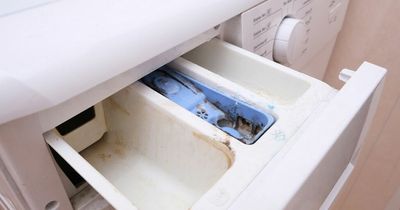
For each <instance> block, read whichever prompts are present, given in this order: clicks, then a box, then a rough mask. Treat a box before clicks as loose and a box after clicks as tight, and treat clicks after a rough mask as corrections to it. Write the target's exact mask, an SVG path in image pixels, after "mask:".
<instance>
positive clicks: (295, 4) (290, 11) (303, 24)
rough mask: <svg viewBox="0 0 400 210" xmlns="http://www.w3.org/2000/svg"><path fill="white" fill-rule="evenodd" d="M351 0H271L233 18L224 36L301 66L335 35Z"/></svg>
mask: <svg viewBox="0 0 400 210" xmlns="http://www.w3.org/2000/svg"><path fill="white" fill-rule="evenodd" d="M347 4H348V0H268V1H265V2H264V3H261V4H259V5H258V6H256V7H253V8H251V9H250V10H247V11H246V12H244V13H242V14H241V15H239V16H236V17H235V18H233V19H231V20H229V21H227V22H226V24H225V25H224V29H223V33H222V38H223V39H224V40H225V41H228V42H230V43H232V44H235V45H237V46H240V47H242V48H244V49H246V50H249V51H251V52H254V53H256V54H258V55H261V56H263V57H266V58H268V59H271V60H275V61H276V62H279V63H281V64H284V65H286V66H292V65H293V64H296V66H300V65H301V63H306V62H307V61H309V60H310V59H311V58H312V57H313V56H314V55H315V54H317V53H318V52H319V50H321V49H323V48H324V46H325V45H326V44H327V43H328V42H329V41H331V40H332V39H335V38H336V36H337V33H338V32H339V31H340V28H341V27H342V23H343V19H344V16H345V12H346V9H347Z"/></svg>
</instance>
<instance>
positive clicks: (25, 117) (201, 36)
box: [0, 0, 386, 210]
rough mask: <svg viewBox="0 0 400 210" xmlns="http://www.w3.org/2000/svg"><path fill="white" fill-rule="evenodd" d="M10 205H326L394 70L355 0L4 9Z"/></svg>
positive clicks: (1, 155)
mask: <svg viewBox="0 0 400 210" xmlns="http://www.w3.org/2000/svg"><path fill="white" fill-rule="evenodd" d="M0 4H3V7H0V8H1V9H0V28H1V29H2V33H0V46H2V47H1V48H0V57H1V58H2V59H0V86H1V87H2V88H0V96H1V98H2V99H1V100H0V108H1V110H2V111H1V112H0V142H1V143H0V168H1V169H2V170H1V171H0V186H1V188H0V207H1V208H3V209H7V210H8V209H45V210H55V209H63V210H64V209H66V210H68V209H141V210H151V209H215V210H217V209H271V210H278V209H296V210H297V209H307V210H309V209H327V208H329V206H330V205H331V204H332V202H334V200H335V197H336V195H337V193H338V192H339V191H340V189H341V187H342V186H343V185H344V183H345V182H346V179H347V178H348V177H349V175H350V174H351V171H352V168H353V164H354V163H355V161H356V159H357V158H356V157H357V152H358V148H359V147H360V145H362V140H363V138H365V135H366V132H367V131H368V128H369V126H370V124H371V121H372V119H373V115H374V112H375V110H376V105H377V103H378V101H379V95H380V92H381V90H382V87H383V80H384V76H385V73H386V70H385V69H384V68H381V67H379V66H376V65H374V64H371V63H368V62H365V63H362V64H360V67H359V68H358V69H357V70H354V71H353V70H348V69H344V70H342V71H341V73H340V75H338V76H339V79H341V80H342V81H343V82H345V85H344V86H343V87H342V88H341V89H335V88H333V87H330V86H329V85H328V84H326V83H324V82H323V81H321V80H320V79H321V78H322V77H323V75H324V71H325V69H326V66H327V63H328V60H329V57H330V54H331V51H332V48H333V46H334V42H335V39H336V36H337V34H338V32H339V30H340V28H341V26H342V24H343V21H344V15H345V11H346V7H347V4H348V2H347V1H345V0H342V1H337V0H329V1H328V0H319V1H317V0H268V1H262V0H238V1H229V0H220V1H215V0H203V1H182V0H174V1H130V0H126V1H118V2H116V1H111V0H84V1H82V0H80V1H78V0H68V1H66V0H64V1H62V0H59V1H57V0H55V1H41V0H35V1H29V2H24V1H5V3H0Z"/></svg>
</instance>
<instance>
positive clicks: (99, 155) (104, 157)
mask: <svg viewBox="0 0 400 210" xmlns="http://www.w3.org/2000/svg"><path fill="white" fill-rule="evenodd" d="M98 157H99V158H100V159H102V160H103V161H106V160H108V159H110V158H111V154H106V153H100V154H98Z"/></svg>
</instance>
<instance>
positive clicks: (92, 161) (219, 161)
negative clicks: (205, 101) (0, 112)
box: [45, 82, 233, 210]
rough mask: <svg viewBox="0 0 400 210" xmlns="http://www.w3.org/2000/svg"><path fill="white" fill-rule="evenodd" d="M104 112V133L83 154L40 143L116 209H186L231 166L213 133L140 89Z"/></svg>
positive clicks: (54, 139) (107, 104)
mask: <svg viewBox="0 0 400 210" xmlns="http://www.w3.org/2000/svg"><path fill="white" fill-rule="evenodd" d="M102 105H103V109H104V117H105V122H106V128H107V132H106V133H105V134H104V135H103V136H102V137H101V138H100V139H99V140H98V141H96V142H95V143H93V144H91V145H90V146H88V147H87V148H85V149H83V150H82V151H81V152H79V151H77V150H75V149H73V147H71V145H70V144H68V142H67V141H66V140H64V139H63V137H62V136H61V135H60V134H59V133H57V132H56V131H55V130H53V131H50V132H47V133H46V134H45V138H46V141H47V142H48V143H49V145H50V146H51V147H52V148H53V149H54V150H55V152H57V153H58V154H59V155H60V156H61V157H62V158H63V159H64V160H65V161H66V162H68V163H69V164H70V165H71V166H72V168H74V169H75V170H76V171H77V172H78V173H79V174H80V175H81V176H82V177H83V178H84V179H85V180H86V181H87V182H88V183H89V184H90V185H91V186H92V187H93V188H94V189H95V190H96V191H98V192H99V194H101V196H102V197H104V199H106V200H107V201H108V202H109V203H110V204H111V205H112V206H113V207H114V208H116V209H126V208H135V207H137V208H138V209H143V210H146V209H189V208H190V207H191V206H192V205H193V204H194V203H195V202H196V201H197V200H198V199H199V198H200V197H201V196H202V195H203V194H205V193H206V192H207V191H208V190H209V189H210V188H211V187H212V186H213V184H214V183H215V182H217V180H218V179H220V177H221V176H222V175H223V174H224V172H225V171H227V170H228V168H229V167H230V165H231V163H232V161H233V155H232V153H231V151H230V150H229V148H228V147H227V146H226V145H224V144H223V142H222V141H216V139H218V132H217V134H215V131H216V129H215V128H213V127H212V126H209V127H208V126H204V125H207V124H206V123H205V122H203V121H202V120H201V119H198V118H197V117H196V116H194V115H192V114H191V113H189V112H187V111H186V110H184V109H183V108H181V107H179V106H178V105H176V104H174V103H173V102H171V101H169V100H168V99H166V98H165V97H163V96H162V95H160V94H158V93H157V92H155V91H153V90H152V89H150V88H148V87H146V86H145V85H143V84H141V83H139V82H136V83H135V84H133V85H131V86H129V87H127V88H125V89H123V90H122V91H120V92H118V93H117V94H115V95H113V96H111V97H110V98H108V99H106V100H104V101H102ZM80 128H82V126H81V127H79V128H76V129H77V130H79V129H80ZM85 136H87V135H86V134H85V135H82V139H81V141H91V140H90V139H85ZM89 136H90V135H89ZM221 136H223V135H221ZM221 139H222V137H221Z"/></svg>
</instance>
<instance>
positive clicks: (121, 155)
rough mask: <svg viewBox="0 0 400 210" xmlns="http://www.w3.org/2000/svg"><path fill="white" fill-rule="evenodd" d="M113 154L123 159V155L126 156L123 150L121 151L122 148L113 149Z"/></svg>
mask: <svg viewBox="0 0 400 210" xmlns="http://www.w3.org/2000/svg"><path fill="white" fill-rule="evenodd" d="M113 152H114V153H115V154H117V155H118V156H120V157H125V154H126V152H125V149H123V148H114V149H113Z"/></svg>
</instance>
